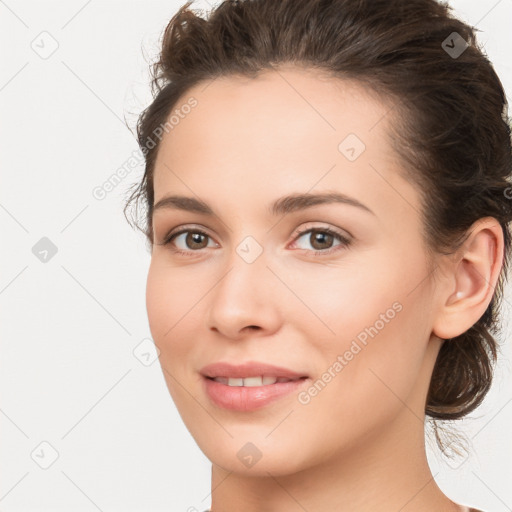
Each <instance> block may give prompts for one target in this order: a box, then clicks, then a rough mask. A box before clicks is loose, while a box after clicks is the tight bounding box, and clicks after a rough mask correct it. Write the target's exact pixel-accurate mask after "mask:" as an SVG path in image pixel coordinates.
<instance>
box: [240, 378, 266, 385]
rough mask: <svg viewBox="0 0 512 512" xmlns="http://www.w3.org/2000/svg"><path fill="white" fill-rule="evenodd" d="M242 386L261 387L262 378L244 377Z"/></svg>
mask: <svg viewBox="0 0 512 512" xmlns="http://www.w3.org/2000/svg"><path fill="white" fill-rule="evenodd" d="M243 381H244V386H246V387H255V386H262V385H263V383H262V378H261V377H246V378H245V379H243Z"/></svg>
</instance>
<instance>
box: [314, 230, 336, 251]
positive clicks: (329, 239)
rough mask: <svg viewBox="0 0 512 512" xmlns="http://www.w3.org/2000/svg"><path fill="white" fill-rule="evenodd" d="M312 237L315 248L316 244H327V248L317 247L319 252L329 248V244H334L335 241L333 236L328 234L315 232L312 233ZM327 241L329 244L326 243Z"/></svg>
mask: <svg viewBox="0 0 512 512" xmlns="http://www.w3.org/2000/svg"><path fill="white" fill-rule="evenodd" d="M311 236H312V237H313V241H314V243H313V242H312V246H313V247H315V244H316V242H318V241H319V242H320V244H322V241H323V243H324V244H325V243H327V247H325V246H321V247H315V249H318V250H321V249H326V248H329V244H330V243H332V239H333V236H332V235H331V234H329V233H326V232H323V231H322V232H318V231H317V232H313V233H311ZM326 240H327V242H326Z"/></svg>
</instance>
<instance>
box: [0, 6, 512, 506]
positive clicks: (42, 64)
mask: <svg viewBox="0 0 512 512" xmlns="http://www.w3.org/2000/svg"><path fill="white" fill-rule="evenodd" d="M181 4H182V2H177V1H171V0H165V1H159V0H158V1H157V0H153V1H152V2H143V1H141V0H138V1H120V0H119V1H101V2H100V1H99V0H92V1H86V0H73V1H69V0H68V1H64V0H59V1H34V0H32V1H16V0H6V1H5V2H4V1H0V38H1V41H0V48H1V49H2V54H1V66H0V105H1V117H0V119H1V121H0V129H1V133H0V136H1V139H0V140H1V145H0V148H1V154H0V166H1V172H2V181H1V187H0V224H1V229H2V231H1V242H0V243H1V244H2V251H1V252H0V256H1V261H0V315H1V316H0V326H1V327H0V328H1V331H0V332H1V343H2V346H1V358H0V365H1V366H0V385H1V390H2V394H1V401H0V427H1V436H0V439H1V453H0V460H1V473H0V511H2V512H15V511H16V512H19V511H69V510H73V511H80V512H81V511H84V512H88V511H95V510H100V511H104V512H107V511H112V512H114V511H135V510H138V511H164V510H165V511H189V512H192V511H193V510H199V511H203V510H204V509H206V508H207V507H208V506H209V505H210V496H209V493H210V464H209V462H208V460H207V459H206V457H205V456H204V455H203V454H202V452H201V451H200V450H199V448H198V447H197V446H196V444H195V442H194V440H193V439H192V437H191V436H190V434H189V433H188V431H187V430H186V428H185V427H184V425H183V423H182V421H181V419H180V417H179V415H178V413H177V411H176V409H175V407H174V404H173V402H172V400H171V398H170V396H169V394H168V391H167V388H166V386H165V382H164V379H163V376H162V372H161V370H160V366H159V364H158V361H156V362H154V364H152V365H150V366H145V365H144V364H142V363H141V362H140V361H139V360H138V359H137V358H136V357H135V356H134V354H133V350H134V348H135V347H136V346H137V345H138V344H139V343H141V341H142V340H144V339H145V338H148V337H150V331H149V326H148V323H147V316H146V310H145V280H146V274H147V269H148V265H149V253H148V252H147V249H146V246H145V242H144V238H143V236H142V234H139V233H137V232H135V231H132V230H131V228H130V227H129V226H128V224H127V223H126V221H125V219H124V216H123V214H122V207H123V204H124V203H123V201H124V198H125V197H126V195H127V191H128V187H129V185H131V184H132V183H134V182H136V181H137V180H138V179H140V177H141V176H142V172H143V165H142V163H141V164H140V165H138V166H137V167H136V168H135V169H134V170H133V171H132V172H131V173H130V175H129V176H128V177H127V178H125V179H124V181H123V182H122V183H121V184H119V185H118V186H117V187H116V188H115V189H114V190H113V191H112V192H110V193H109V194H108V195H107V196H106V197H105V198H104V199H103V200H98V199H96V198H94V197H93V195H92V191H93V189H94V188H95V187H97V186H100V185H102V184H103V183H104V182H105V181H106V180H107V179H108V178H109V177H110V176H111V175H112V174H113V173H114V172H115V171H116V170H117V169H119V168H120V167H122V166H123V165H124V164H125V162H126V161H127V160H128V159H129V158H130V156H132V155H134V154H136V150H137V148H138V146H137V144H136V141H135V138H134V133H135V132H134V126H135V121H136V117H137V115H138V114H139V113H140V111H141V110H142V109H143V108H144V107H145V106H146V105H147V104H148V103H149V102H150V99H151V96H150V89H149V86H148V76H149V75H148V64H149V62H150V61H152V60H153V59H154V58H155V56H156V53H157V52H158V49H159V48H158V41H159V38H160V36H161V33H162V31H163V29H164V28H165V26H166V24H167V22H168V21H169V19H170V18H171V17H172V16H173V15H174V14H175V12H176V10H177V9H178V7H179V6H180V5H181ZM451 5H453V6H454V7H455V9H456V10H455V12H456V13H457V14H459V15H460V16H461V17H462V18H463V19H464V20H465V21H468V22H469V23H471V24H472V25H476V26H477V27H478V28H479V29H480V30H481V31H482V32H481V33H480V34H479V39H480V42H482V43H483V44H484V45H485V50H486V52H487V53H488V55H489V57H490V59H491V61H492V62H493V63H494V66H495V68H496V70H497V72H498V75H499V76H500V78H501V79H502V81H503V83H504V85H505V88H506V90H507V94H508V96H509V98H510V97H512V95H511V90H512V68H511V65H510V62H511V59H510V51H511V50H512V32H511V31H510V25H511V22H512V0H500V1H498V0H491V1H487V0H485V1H482V0H473V1H469V0H458V1H452V2H451ZM194 7H195V8H208V4H207V3H206V2H201V1H198V2H196V4H195V5H194ZM43 31H47V32H48V33H49V34H51V38H53V39H54V40H55V41H56V43H53V44H58V48H57V50H56V51H55V53H53V54H52V55H51V56H49V57H48V58H46V59H43V58H41V57H40V56H39V55H38V54H37V53H36V52H35V51H34V50H33V48H32V47H31V45H36V44H39V45H40V46H42V43H41V42H40V41H41V39H40V38H41V37H45V38H46V40H45V48H46V49H48V48H51V44H52V42H51V39H50V36H48V35H43V36H40V34H41V32H43ZM33 41H35V42H34V43H33ZM40 51H42V50H40ZM124 118H126V121H127V123H128V125H129V126H130V127H132V132H133V133H130V131H129V130H128V129H127V128H126V126H125V123H124ZM42 237H47V238H49V239H50V240H51V241H52V242H53V244H55V246H56V247H57V250H58V252H57V253H56V254H55V256H53V257H52V258H51V259H50V260H49V261H48V262H46V263H43V262H41V261H40V260H39V259H38V258H36V257H35V255H34V254H33V252H32V247H33V246H34V245H35V244H36V243H37V242H38V241H39V240H40V239H41V238H42ZM506 299H507V302H506V303H505V308H506V309H505V312H506V315H507V318H510V311H511V306H510V304H512V296H511V293H510V287H507V295H506ZM505 329H506V330H505V333H504V340H506V343H504V346H503V356H504V357H503V358H502V359H501V360H500V362H499V367H498V372H497V374H496V378H495V382H494V385H493V388H492V390H491V392H490V394H489V395H488V397H487V399H486V400H485V402H484V404H483V405H482V406H481V407H480V408H479V409H478V410H477V411H476V412H475V413H474V414H473V415H471V418H474V419H468V420H464V421H462V422H460V423H459V425H460V427H459V429H460V430H461V431H462V432H464V433H466V435H467V436H468V438H470V439H471V444H470V451H471V455H470V457H469V458H467V459H464V460H463V461H462V463H460V462H458V463H450V464H447V463H446V462H444V459H442V458H441V457H440V455H438V451H437V447H436V446H435V445H433V444H432V445H431V446H432V449H430V448H429V462H430V464H431V468H432V472H433V474H434V475H435V478H436V481H437V482H438V484H439V485H440V486H441V488H442V489H443V490H444V491H445V493H446V494H447V495H449V496H450V497H451V498H452V499H454V500H455V501H458V502H460V503H462V504H468V505H474V506H478V507H479V508H482V509H483V510H485V511H486V512H505V511H508V510H511V509H512V486H511V485H510V483H511V482H512V442H511V440H510V432H512V428H511V427H512V404H511V403H510V402H511V401H512V392H511V388H512V386H511V374H512V369H511V361H512V355H511V343H510V340H511V334H512V332H511V326H510V325H509V324H508V322H507V321H506V322H505ZM43 441H44V442H47V443H49V444H50V445H51V446H52V447H53V448H49V446H48V445H40V443H41V442H43ZM34 450H35V451H34ZM52 450H56V452H58V458H57V460H56V461H55V462H54V463H53V464H52V465H51V466H50V467H49V468H48V469H42V468H41V467H40V464H43V465H44V464H48V463H49V462H51V456H52ZM31 454H32V455H31ZM459 464H460V465H459ZM452 466H453V467H452Z"/></svg>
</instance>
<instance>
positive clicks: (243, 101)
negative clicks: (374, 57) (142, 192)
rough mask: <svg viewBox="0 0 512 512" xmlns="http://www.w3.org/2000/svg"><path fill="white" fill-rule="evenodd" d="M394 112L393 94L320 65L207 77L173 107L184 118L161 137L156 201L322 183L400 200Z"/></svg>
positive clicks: (274, 191) (245, 195)
mask: <svg viewBox="0 0 512 512" xmlns="http://www.w3.org/2000/svg"><path fill="white" fill-rule="evenodd" d="M189 104H190V105H191V104H193V105H194V106H193V107H192V108H186V109H185V108H183V106H184V105H189ZM180 109H181V110H180ZM391 109H392V104H391V102H390V100H381V99H380V98H379V97H378V96H377V95H376V94H375V93H373V92H371V91H369V90H368V89H367V88H365V87H364V85H362V84H359V83H357V82H354V81H348V80H341V79H337V78H333V77H329V76H327V75H326V74H325V73H323V74H320V73H318V72H316V71H314V70H311V69H302V68H295V67H289V68H280V69H279V70H275V71H266V72H263V73H261V74H260V75H259V76H257V77H256V78H249V77H242V76H227V77H219V78H216V79H214V80H208V81H204V82H201V83H199V84H197V85H196V86H194V87H193V88H191V89H189V90H188V91H186V93H185V94H183V96H182V97H181V99H180V100H179V101H178V102H177V103H176V105H175V106H174V107H173V110H172V113H171V115H174V118H173V119H174V120H175V121H176V120H177V121H178V122H174V123H173V127H172V129H171V130H169V131H168V133H165V134H164V136H163V138H162V141H161V143H160V149H159V151H158V156H157V161H156V164H155V176H154V187H155V202H157V201H158V200H159V198H161V197H162V196H164V195H165V194H167V193H169V192H170V191H176V192H178V191H179V192H181V193H187V195H194V194H195V195H199V196H203V195H205V194H206V195H210V194H211V193H212V191H213V190H215V191H216V192H215V193H216V195H218V196H219V201H222V200H224V199H225V200H228V201H233V198H232V194H233V190H236V191H237V197H239V201H244V199H247V200H251V198H254V197H256V196H258V193H259V192H261V195H262V196H263V195H265V197H266V196H269V194H270V195H272V196H274V195H275V196H276V197H277V196H278V195H284V193H287V192H289V191H290V190H292V189H293V191H302V192H306V191H309V190H310V189H311V188H312V187H314V186H315V183H318V187H317V188H331V189H338V190H342V191H344V192H349V191H350V192H352V193H353V194H359V197H361V198H363V197H366V198H367V199H368V202H372V201H373V198H372V197H371V196H372V195H373V196H376V195H377V194H380V195H381V200H382V199H384V200H386V199H388V200H392V201H393V200H394V201H395V202H396V198H397V191H396V187H400V186H403V185H404V184H403V183H402V184H398V183H394V182H396V180H397V179H398V175H397V173H396V168H397V166H398V165H399V162H398V159H397V156H396V155H395V153H394V151H393V150H392V146H391V144H390V140H389V138H388V123H389V122H390V119H391V116H390V115H389V113H390V111H391ZM383 177H384V179H385V180H386V181H387V182H388V186H387V190H386V186H384V190H383V183H384V182H383ZM320 182H321V183H320ZM372 189H373V190H372ZM393 189H395V190H393ZM223 192H225V194H224V196H223ZM410 193H411V194H413V195H414V192H413V191H410ZM375 199H377V197H375ZM252 200H253V201H255V199H252ZM412 200H413V201H414V198H412Z"/></svg>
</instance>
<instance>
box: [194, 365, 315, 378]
mask: <svg viewBox="0 0 512 512" xmlns="http://www.w3.org/2000/svg"><path fill="white" fill-rule="evenodd" d="M200 373H201V375H203V376H204V377H210V378H215V377H232V378H243V377H257V376H263V377H285V378H287V379H300V378H302V377H307V375H306V374H304V373H298V372H294V371H293V370H290V369H288V368H283V367H281V366H274V365H270V364H266V363H261V362H257V361H249V362H247V363H243V364H239V365H233V364H230V363H223V362H219V363H213V364H209V365H207V366H205V367H203V368H202V369H201V370H200Z"/></svg>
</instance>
